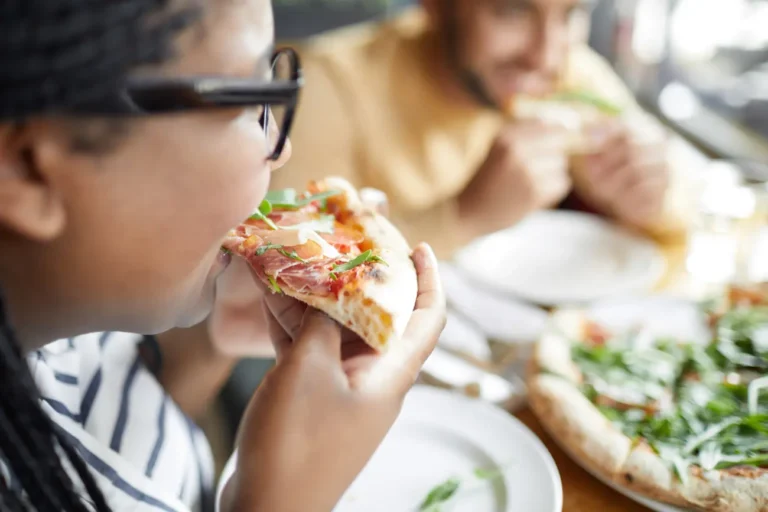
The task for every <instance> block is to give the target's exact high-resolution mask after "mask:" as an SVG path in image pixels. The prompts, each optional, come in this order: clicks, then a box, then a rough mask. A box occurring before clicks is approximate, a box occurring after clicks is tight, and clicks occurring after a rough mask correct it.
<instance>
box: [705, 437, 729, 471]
mask: <svg viewBox="0 0 768 512" xmlns="http://www.w3.org/2000/svg"><path fill="white" fill-rule="evenodd" d="M722 459H723V450H722V448H721V447H720V446H718V444H717V443H716V442H714V441H708V442H707V443H705V444H704V446H702V447H701V450H699V465H700V466H701V467H702V469H704V470H705V471H709V470H711V469H715V468H716V467H717V465H718V464H720V461H721V460H722Z"/></svg>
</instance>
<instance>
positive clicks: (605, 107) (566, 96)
mask: <svg viewBox="0 0 768 512" xmlns="http://www.w3.org/2000/svg"><path fill="white" fill-rule="evenodd" d="M553 99H554V100H556V101H572V102H578V103H584V104H587V105H591V106H593V107H595V108H597V109H598V110H600V111H602V112H604V113H606V114H608V115H612V116H617V115H619V114H621V113H622V111H623V110H622V108H621V107H619V106H618V105H615V104H613V103H611V102H609V101H607V100H605V99H603V98H601V97H599V96H597V95H596V94H594V93H591V92H588V91H584V90H576V91H566V92H561V93H558V94H556V95H554V97H553Z"/></svg>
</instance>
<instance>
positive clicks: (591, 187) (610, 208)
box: [574, 119, 669, 229]
mask: <svg viewBox="0 0 768 512" xmlns="http://www.w3.org/2000/svg"><path fill="white" fill-rule="evenodd" d="M590 133H591V135H592V137H591V138H592V141H593V143H594V148H595V149H594V151H593V152H592V153H591V154H589V155H585V156H583V157H579V158H576V161H575V166H574V176H575V177H574V182H575V188H576V191H577V192H578V193H579V194H580V195H581V196H582V198H583V199H585V200H586V201H588V202H590V203H592V204H593V206H595V207H596V208H598V209H599V210H601V211H602V212H603V213H605V214H606V215H610V216H612V217H614V218H616V219H617V220H619V221H621V222H624V223H627V224H629V225H632V226H636V227H639V228H641V229H642V228H646V227H648V226H649V225H650V224H652V223H653V222H655V221H656V220H657V219H658V218H659V216H660V215H661V214H662V213H663V210H664V200H665V197H666V192H667V188H668V186H669V164H668V160H667V152H666V141H665V137H664V132H663V130H661V128H660V127H659V126H655V125H654V124H653V123H652V122H651V121H650V120H648V119H642V120H641V121H640V122H636V123H632V124H629V123H627V122H626V121H624V120H610V121H606V122H605V123H601V124H600V125H597V126H593V127H592V130H591V132H590Z"/></svg>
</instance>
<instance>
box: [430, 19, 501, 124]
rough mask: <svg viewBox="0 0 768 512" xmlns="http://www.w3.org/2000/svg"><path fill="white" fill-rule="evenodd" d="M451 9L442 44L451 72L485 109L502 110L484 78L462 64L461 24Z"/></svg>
mask: <svg viewBox="0 0 768 512" xmlns="http://www.w3.org/2000/svg"><path fill="white" fill-rule="evenodd" d="M450 7H451V9H450V12H451V15H450V16H449V18H448V20H447V22H446V26H445V27H444V30H443V34H445V35H444V37H443V42H442V43H443V46H444V48H445V54H446V57H447V58H448V65H449V66H450V68H451V71H452V72H453V73H454V74H455V75H456V77H457V78H458V79H459V82H460V83H461V85H462V87H463V88H464V90H465V91H467V92H468V93H469V95H470V96H472V98H474V99H475V101H477V102H478V103H479V104H480V105H482V106H484V107H487V108H491V109H494V110H500V109H501V107H500V106H499V104H498V102H497V101H496V100H495V99H494V98H493V95H492V94H491V93H490V91H489V90H488V87H486V85H485V82H484V81H483V79H482V77H481V76H480V75H479V74H478V73H476V72H475V71H473V70H471V69H470V68H469V67H467V66H465V65H464V64H463V63H462V62H461V52H460V50H459V47H460V45H461V40H462V38H461V34H460V33H459V23H458V19H457V17H456V14H455V11H454V9H453V8H452V6H450Z"/></svg>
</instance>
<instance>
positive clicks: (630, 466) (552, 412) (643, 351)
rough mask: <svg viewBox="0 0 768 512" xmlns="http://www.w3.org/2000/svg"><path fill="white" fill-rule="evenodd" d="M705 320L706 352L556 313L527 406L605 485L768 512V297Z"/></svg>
mask: <svg viewBox="0 0 768 512" xmlns="http://www.w3.org/2000/svg"><path fill="white" fill-rule="evenodd" d="M702 317H703V318H702V319H703V321H706V322H707V325H708V326H709V328H710V329H711V337H710V340H709V341H708V342H707V343H701V342H699V343H692V342H689V341H688V340H682V339H654V338H651V339H648V336H643V330H642V328H638V329H635V330H630V331H628V332H609V331H607V330H606V329H604V328H603V327H602V326H600V325H596V324H594V323H592V322H591V321H589V320H587V314H586V312H584V311H581V310H563V311H560V312H557V313H555V314H554V315H553V322H552V324H551V327H550V329H549V330H548V332H547V333H546V335H545V336H543V337H542V339H541V340H540V342H539V343H538V345H537V347H536V350H535V353H534V358H533V360H532V365H531V372H530V374H529V379H528V381H529V390H530V400H531V406H532V408H533V410H534V411H535V413H536V415H537V416H538V418H539V420H540V421H541V422H542V424H543V425H544V427H545V428H546V429H547V431H548V432H549V433H550V434H551V435H552V436H553V437H554V438H555V439H556V440H557V441H558V443H559V444H561V445H562V446H563V447H564V448H565V449H566V450H567V451H568V452H569V453H570V454H571V455H572V456H573V457H574V458H576V459H577V460H578V461H579V462H580V463H581V464H582V465H583V466H585V467H586V468H587V469H589V470H590V471H592V472H593V473H596V474H597V475H599V476H601V477H602V478H604V479H606V480H609V481H612V482H614V483H616V484H618V485H620V486H623V487H625V488H627V489H629V490H631V491H634V492H637V493H640V494H642V495H644V496H647V497H649V498H652V499H655V500H658V501H662V502H666V503H670V504H673V505H677V506H680V507H683V508H687V509H694V510H710V511H723V512H725V511H728V512H755V511H768V390H765V388H768V377H767V376H766V375H768V298H767V296H766V293H765V291H764V290H739V289H733V290H731V292H730V294H729V297H728V298H727V299H726V300H724V301H722V303H721V304H719V305H717V306H716V307H713V305H712V304H710V305H709V306H702ZM763 390H765V391H766V393H765V394H762V391H763Z"/></svg>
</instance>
